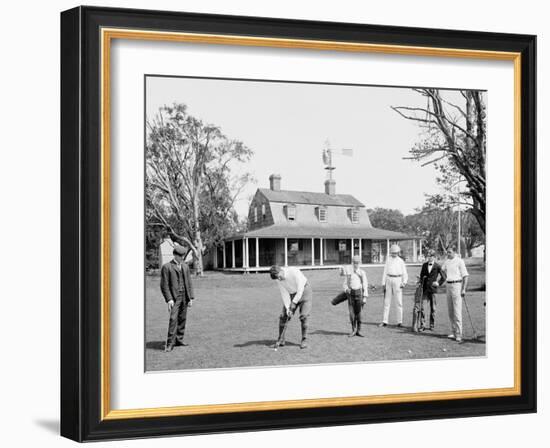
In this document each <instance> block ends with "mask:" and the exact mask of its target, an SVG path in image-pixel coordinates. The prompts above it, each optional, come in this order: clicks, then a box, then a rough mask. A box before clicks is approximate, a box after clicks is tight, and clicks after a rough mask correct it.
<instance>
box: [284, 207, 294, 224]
mask: <svg viewBox="0 0 550 448" xmlns="http://www.w3.org/2000/svg"><path fill="white" fill-rule="evenodd" d="M285 208H286V219H288V220H289V221H295V220H296V206H295V205H294V204H288V205H285Z"/></svg>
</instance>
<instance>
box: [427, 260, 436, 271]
mask: <svg viewBox="0 0 550 448" xmlns="http://www.w3.org/2000/svg"><path fill="white" fill-rule="evenodd" d="M434 263H435V261H434ZM434 263H428V273H430V272H432V268H433V267H434Z"/></svg>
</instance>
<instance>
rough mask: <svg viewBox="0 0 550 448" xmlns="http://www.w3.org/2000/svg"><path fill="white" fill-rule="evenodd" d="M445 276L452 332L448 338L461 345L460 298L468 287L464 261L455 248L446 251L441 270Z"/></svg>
mask: <svg viewBox="0 0 550 448" xmlns="http://www.w3.org/2000/svg"><path fill="white" fill-rule="evenodd" d="M441 269H442V270H443V271H444V272H445V274H446V275H447V283H446V285H447V306H448V307H449V321H450V323H451V328H452V330H453V332H452V333H451V334H450V335H449V336H448V338H449V339H455V340H456V342H458V343H459V344H460V343H462V298H463V297H464V295H465V294H466V287H467V286H468V270H467V269H466V265H465V264H464V260H463V259H462V258H460V257H459V256H458V255H457V253H456V247H455V246H451V247H449V248H448V249H447V260H446V261H445V263H444V264H443V267H442V268H441Z"/></svg>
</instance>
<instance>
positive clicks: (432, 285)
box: [420, 249, 447, 330]
mask: <svg viewBox="0 0 550 448" xmlns="http://www.w3.org/2000/svg"><path fill="white" fill-rule="evenodd" d="M438 278H439V280H438ZM446 278H447V276H446V275H445V272H444V271H443V270H442V269H441V265H440V264H439V263H437V262H436V261H435V251H434V250H432V249H430V250H429V251H428V261H426V263H424V264H423V265H422V269H421V270H420V281H421V282H422V289H423V296H422V299H423V300H422V304H421V305H420V306H421V309H420V315H421V322H420V327H421V328H422V329H428V328H426V326H425V322H424V300H427V301H428V303H429V304H430V327H429V330H433V329H434V326H435V308H436V300H435V294H436V293H437V287H438V286H441V285H442V284H443V283H445V280H446Z"/></svg>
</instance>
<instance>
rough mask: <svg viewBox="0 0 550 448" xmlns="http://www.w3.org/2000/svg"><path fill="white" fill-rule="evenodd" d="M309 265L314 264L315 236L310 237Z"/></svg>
mask: <svg viewBox="0 0 550 448" xmlns="http://www.w3.org/2000/svg"><path fill="white" fill-rule="evenodd" d="M311 266H315V238H311Z"/></svg>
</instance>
